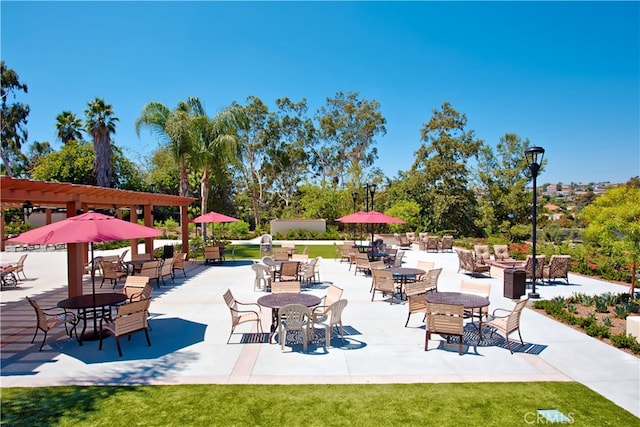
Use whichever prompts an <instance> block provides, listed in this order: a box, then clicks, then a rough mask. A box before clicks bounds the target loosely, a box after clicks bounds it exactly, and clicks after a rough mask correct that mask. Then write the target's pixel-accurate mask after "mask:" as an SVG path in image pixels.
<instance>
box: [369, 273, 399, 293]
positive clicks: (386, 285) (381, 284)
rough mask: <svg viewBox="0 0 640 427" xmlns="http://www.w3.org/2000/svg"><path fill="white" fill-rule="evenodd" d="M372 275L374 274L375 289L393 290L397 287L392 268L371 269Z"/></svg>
mask: <svg viewBox="0 0 640 427" xmlns="http://www.w3.org/2000/svg"><path fill="white" fill-rule="evenodd" d="M371 275H372V276H373V287H374V289H379V290H384V291H389V292H393V291H394V290H395V288H396V283H395V281H394V280H393V273H392V272H391V270H388V269H382V270H371Z"/></svg>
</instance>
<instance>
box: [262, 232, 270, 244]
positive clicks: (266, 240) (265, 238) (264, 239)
mask: <svg viewBox="0 0 640 427" xmlns="http://www.w3.org/2000/svg"><path fill="white" fill-rule="evenodd" d="M271 242H272V238H271V235H270V234H263V235H262V236H261V237H260V243H266V244H269V245H270V244H271Z"/></svg>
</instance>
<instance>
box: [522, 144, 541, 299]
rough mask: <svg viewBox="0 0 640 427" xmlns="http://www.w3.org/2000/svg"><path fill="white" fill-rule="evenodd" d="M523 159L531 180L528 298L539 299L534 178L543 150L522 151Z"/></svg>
mask: <svg viewBox="0 0 640 427" xmlns="http://www.w3.org/2000/svg"><path fill="white" fill-rule="evenodd" d="M524 155H525V158H526V159H527V163H528V164H529V171H530V172H531V178H533V202H532V207H531V209H532V213H531V240H532V241H531V253H532V257H533V260H532V261H533V262H532V268H533V271H532V274H531V276H532V277H531V292H529V298H540V294H538V293H537V292H536V268H537V266H536V264H537V259H536V219H537V207H538V206H537V205H538V197H537V194H536V192H537V191H536V190H537V189H536V185H537V184H536V178H537V177H538V172H539V171H540V165H542V159H543V158H544V148H542V147H535V146H534V147H529V148H527V149H526V150H524Z"/></svg>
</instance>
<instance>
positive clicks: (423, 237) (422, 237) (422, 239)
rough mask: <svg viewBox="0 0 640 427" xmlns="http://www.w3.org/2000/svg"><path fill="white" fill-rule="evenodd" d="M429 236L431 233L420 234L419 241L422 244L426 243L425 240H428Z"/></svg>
mask: <svg viewBox="0 0 640 427" xmlns="http://www.w3.org/2000/svg"><path fill="white" fill-rule="evenodd" d="M427 236H429V233H425V232H420V233H418V239H419V240H420V241H421V242H424V241H425V239H426V238H427Z"/></svg>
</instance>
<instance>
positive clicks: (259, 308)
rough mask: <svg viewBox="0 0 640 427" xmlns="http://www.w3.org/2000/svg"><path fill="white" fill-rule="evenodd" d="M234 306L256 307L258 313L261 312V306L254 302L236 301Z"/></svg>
mask: <svg viewBox="0 0 640 427" xmlns="http://www.w3.org/2000/svg"><path fill="white" fill-rule="evenodd" d="M236 304H238V305H239V306H240V305H243V306H255V307H258V311H259V312H262V306H260V304H258V303H255V302H240V301H236ZM236 311H253V310H236Z"/></svg>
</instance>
